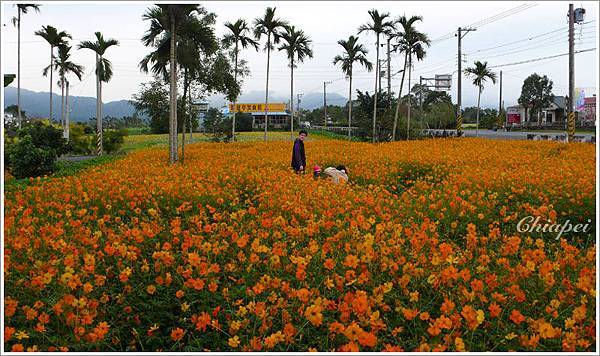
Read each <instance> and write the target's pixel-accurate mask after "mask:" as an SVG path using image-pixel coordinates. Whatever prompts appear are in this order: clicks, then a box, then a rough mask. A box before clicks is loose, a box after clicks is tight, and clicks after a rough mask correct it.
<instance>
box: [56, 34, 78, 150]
mask: <svg viewBox="0 0 600 356" xmlns="http://www.w3.org/2000/svg"><path fill="white" fill-rule="evenodd" d="M70 51H71V46H68V45H61V46H58V56H57V57H56V61H55V66H56V69H57V70H58V76H59V80H60V87H61V121H62V122H63V123H64V125H63V136H64V138H66V139H67V140H68V139H69V80H68V78H67V76H68V75H69V74H74V75H75V76H76V77H77V78H78V79H79V80H81V76H82V75H83V70H84V68H83V66H81V65H79V64H76V63H74V62H72V61H71V60H70V58H71V53H69V52H70ZM65 89H66V97H65V94H64V93H65ZM65 110H66V111H65Z"/></svg>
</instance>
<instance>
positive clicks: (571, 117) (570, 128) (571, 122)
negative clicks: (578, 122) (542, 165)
mask: <svg viewBox="0 0 600 356" xmlns="http://www.w3.org/2000/svg"><path fill="white" fill-rule="evenodd" d="M574 15H575V14H574V13H573V4H569V96H568V99H569V100H568V102H567V104H568V109H567V112H568V114H567V140H568V142H573V136H574V135H575V100H574V99H575V53H574V49H575V48H574V47H575V44H574V41H573V37H574V36H573V35H574V27H575V18H574V17H575V16H574Z"/></svg>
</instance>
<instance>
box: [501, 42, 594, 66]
mask: <svg viewBox="0 0 600 356" xmlns="http://www.w3.org/2000/svg"><path fill="white" fill-rule="evenodd" d="M595 50H596V48H595V47H594V48H587V49H582V50H579V51H575V52H574V53H584V52H590V51H595ZM568 55H569V53H562V54H556V55H554V56H547V57H541V58H533V59H528V60H524V61H520V62H514V63H505V64H498V65H494V66H490V68H500V67H508V66H514V65H517V64H525V63H531V62H538V61H542V60H544V59H550V58H557V57H562V56H568Z"/></svg>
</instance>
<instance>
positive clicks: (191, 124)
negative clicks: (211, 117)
mask: <svg viewBox="0 0 600 356" xmlns="http://www.w3.org/2000/svg"><path fill="white" fill-rule="evenodd" d="M191 102H192V91H191V90H189V89H188V103H191ZM188 110H189V113H190V115H189V118H190V143H192V140H193V139H194V137H193V136H192V128H193V126H194V125H193V122H192V106H191V105H188Z"/></svg>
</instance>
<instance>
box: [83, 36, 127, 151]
mask: <svg viewBox="0 0 600 356" xmlns="http://www.w3.org/2000/svg"><path fill="white" fill-rule="evenodd" d="M94 34H95V35H96V42H92V41H82V42H81V43H79V45H78V48H79V49H81V48H87V49H90V50H92V51H94V52H95V53H96V130H97V134H96V153H97V154H98V155H102V151H103V150H102V82H104V83H108V82H109V81H110V79H111V78H112V75H113V71H112V64H111V62H110V61H109V60H108V59H107V58H104V53H105V52H106V50H107V49H108V48H109V47H111V46H117V45H119V41H117V40H115V39H112V38H109V39H104V36H102V34H101V33H100V32H95V33H94Z"/></svg>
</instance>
